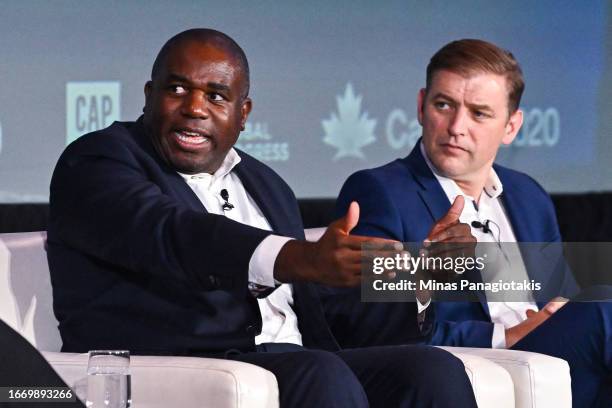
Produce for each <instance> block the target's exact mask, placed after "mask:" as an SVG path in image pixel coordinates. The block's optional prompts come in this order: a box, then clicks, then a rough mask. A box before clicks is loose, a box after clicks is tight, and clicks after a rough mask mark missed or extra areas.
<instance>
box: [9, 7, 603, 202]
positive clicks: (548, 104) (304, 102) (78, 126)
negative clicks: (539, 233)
mask: <svg viewBox="0 0 612 408" xmlns="http://www.w3.org/2000/svg"><path fill="white" fill-rule="evenodd" d="M611 10H612V7H611V4H610V2H606V1H597V0H590V1H586V2H575V1H558V0H554V1H547V0H542V1H517V0H515V1H494V2H492V1H454V2H447V1H433V2H423V1H356V0H352V1H320V0H311V1H308V2H300V1H253V2H248V1H244V2H234V1H223V2H221V1H201V0H200V1H163V2H162V1H129V2H123V1H82V0H81V1H53V2H47V1H6V2H3V3H2V4H1V5H0V50H1V63H0V78H1V79H2V92H0V202H45V201H47V200H48V185H49V181H50V177H51V172H52V170H53V166H54V164H55V162H56V160H57V158H58V156H59V154H60V153H61V151H62V150H63V148H64V147H65V146H66V144H67V143H69V142H70V141H72V140H74V139H76V138H77V137H79V136H80V135H81V134H83V133H86V132H89V131H92V130H95V129H99V128H102V127H105V126H108V125H109V124H111V123H112V121H114V120H134V119H136V118H137V117H138V115H139V114H140V113H141V110H142V106H143V85H144V83H145V81H147V80H148V79H149V75H150V68H151V64H152V62H153V59H154V57H155V55H156V53H157V51H158V50H159V48H160V47H161V45H162V44H163V43H164V41H165V40H167V39H168V38H169V37H170V36H172V35H173V34H175V33H177V32H179V31H182V30H184V29H187V28H191V27H211V28H216V29H219V30H221V31H224V32H226V33H228V34H229V35H231V36H232V37H233V38H235V39H236V41H237V42H238V43H239V44H240V45H241V46H242V47H243V48H244V50H245V51H246V53H247V56H248V57H249V60H250V64H251V74H252V81H251V82H252V92H251V96H252V98H253V100H254V110H253V113H252V115H251V118H250V120H249V122H248V125H247V129H246V131H245V132H243V134H242V135H241V137H240V140H239V147H241V148H242V149H243V150H245V151H247V152H249V153H251V154H252V155H254V156H256V157H258V158H260V159H261V160H263V161H264V162H266V163H268V164H269V165H270V166H272V167H273V168H274V169H276V170H277V171H278V172H279V173H280V174H281V175H282V176H283V177H284V178H285V179H286V180H287V181H288V182H289V184H290V185H291V186H292V187H293V188H294V190H295V191H296V194H297V195H298V196H299V197H335V196H336V195H337V192H338V191H339V189H340V187H341V185H342V182H343V181H344V180H345V179H346V177H347V176H348V175H349V174H350V173H352V172H354V171H356V170H358V169H362V168H366V167H372V166H377V165H380V164H383V163H385V162H388V161H390V160H392V159H394V158H397V157H403V156H405V155H406V154H408V152H409V151H410V149H411V148H412V147H413V146H414V144H415V142H416V140H417V138H418V137H419V136H420V133H421V130H420V127H419V126H418V123H417V121H416V113H415V111H416V95H417V92H418V90H419V89H420V88H421V87H422V86H423V85H424V81H425V66H426V65H427V63H428V61H429V58H430V57H431V55H432V54H433V53H434V52H435V51H436V50H438V49H439V48H440V47H441V46H442V45H444V44H445V43H447V42H449V41H451V40H455V39H459V38H482V39H487V40H490V41H493V42H495V43H497V44H499V45H501V46H503V47H505V48H507V49H509V50H511V51H512V52H513V53H514V54H515V55H516V57H517V58H518V60H519V61H520V62H521V64H522V67H523V71H524V73H525V78H526V83H527V88H526V92H525V95H524V99H523V102H522V109H523V110H524V111H525V117H526V120H525V126H524V127H523V130H522V131H521V133H520V135H519V137H518V138H517V140H516V141H515V142H514V143H513V145H512V146H510V147H507V148H504V149H502V150H501V153H500V155H499V160H498V161H499V162H500V163H502V164H505V165H508V166H511V167H514V168H517V169H521V170H523V171H525V172H528V173H529V174H531V175H533V176H534V177H535V178H536V179H537V180H538V181H540V182H541V183H542V184H543V185H544V187H545V188H546V189H547V190H548V191H551V192H583V191H606V190H607V191H610V190H612V166H610V162H611V159H612V137H611V135H612V128H611V126H612V125H611V123H610V122H611V121H610V118H611V117H612V86H611V85H612V68H611V65H612V28H611V26H612V25H611V24H610V13H611Z"/></svg>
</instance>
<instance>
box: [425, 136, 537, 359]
mask: <svg viewBox="0 0 612 408" xmlns="http://www.w3.org/2000/svg"><path fill="white" fill-rule="evenodd" d="M420 148H421V153H422V154H423V157H424V158H425V161H426V162H427V165H428V166H429V168H430V169H431V171H432V172H433V174H434V176H435V177H436V179H437V180H438V182H439V183H440V186H442V189H443V190H444V193H445V194H446V196H447V197H448V200H449V202H451V203H452V202H454V201H455V198H456V197H457V196H458V195H462V196H463V197H464V198H465V206H464V208H463V211H462V213H461V216H460V217H459V220H460V221H461V222H463V223H466V224H469V225H470V227H471V228H472V235H474V237H475V238H476V240H477V241H478V242H493V243H495V242H498V243H504V244H503V251H504V252H505V253H502V252H499V254H498V256H497V257H496V258H497V259H495V261H492V260H491V259H488V260H487V266H488V267H487V268H486V269H485V270H484V271H483V280H484V281H489V282H492V281H496V280H498V279H504V277H505V278H507V277H508V276H512V278H513V279H515V280H518V281H520V280H523V279H525V280H527V281H528V280H529V278H528V275H527V270H526V269H525V264H524V262H523V258H522V256H521V253H520V250H519V248H518V246H517V245H508V244H507V243H509V242H510V243H511V242H516V237H515V235H514V231H513V229H512V225H511V224H510V221H509V220H508V216H507V214H506V211H505V210H504V207H503V205H502V202H501V200H500V195H501V193H502V192H503V186H502V183H501V181H500V179H499V177H498V176H497V173H496V172H495V170H494V169H493V168H491V173H490V174H489V178H488V179H487V181H486V183H485V186H484V189H483V192H482V194H481V195H480V200H479V202H478V204H476V201H475V200H474V198H473V197H470V196H468V195H466V194H465V193H464V192H463V191H462V190H461V188H460V187H459V186H458V185H457V183H455V181H453V180H452V179H450V178H447V177H444V176H442V175H440V174H439V173H438V172H437V170H436V169H435V167H434V166H433V164H432V163H431V162H430V160H429V158H428V157H427V154H426V153H425V149H424V148H423V144H422V143H421V145H420ZM486 220H491V221H493V223H495V224H496V225H497V226H499V228H497V227H496V226H495V225H492V226H491V229H492V231H491V232H489V233H485V232H484V231H483V230H482V229H481V228H474V227H473V226H472V225H471V224H472V221H480V222H481V223H484V222H485V221H486ZM487 248H491V247H490V246H488V247H487ZM489 253H490V251H488V252H487V254H489ZM492 265H495V267H492ZM502 276H503V277H502ZM504 280H506V279H504ZM529 297H530V299H527V300H528V301H524V302H505V301H495V302H491V301H488V302H487V306H488V307H489V314H490V316H491V321H492V322H493V323H494V327H493V338H492V339H491V346H492V347H493V348H505V347H506V334H505V329H507V328H510V327H512V326H515V325H517V324H519V323H521V322H522V321H523V320H525V319H526V318H527V315H526V311H527V309H532V310H535V311H537V310H538V306H537V305H536V304H535V302H534V301H533V298H532V297H531V296H529Z"/></svg>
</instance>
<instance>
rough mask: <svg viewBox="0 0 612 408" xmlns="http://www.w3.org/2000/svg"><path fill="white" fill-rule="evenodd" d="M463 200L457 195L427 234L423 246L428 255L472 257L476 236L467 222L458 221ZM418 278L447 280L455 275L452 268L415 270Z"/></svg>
mask: <svg viewBox="0 0 612 408" xmlns="http://www.w3.org/2000/svg"><path fill="white" fill-rule="evenodd" d="M464 203H465V200H464V198H463V196H457V198H455V201H454V202H453V205H451V207H450V208H449V210H448V212H447V213H446V214H445V215H444V216H443V217H442V218H440V219H439V220H438V221H437V222H436V223H435V224H434V226H433V227H432V228H431V231H430V232H429V234H428V235H427V238H426V239H425V241H423V246H424V248H425V249H424V250H425V255H426V256H428V257H444V258H446V257H466V256H470V257H473V256H474V253H475V249H476V238H474V236H473V235H472V230H471V228H470V226H469V225H468V224H465V223H462V222H460V221H459V217H460V216H461V212H462V211H463V206H464ZM417 273H418V275H417V276H419V278H421V279H423V278H430V277H433V278H435V279H437V280H442V281H447V280H453V279H455V278H456V277H457V275H456V274H455V272H454V271H452V270H450V271H449V270H434V269H428V270H426V271H417Z"/></svg>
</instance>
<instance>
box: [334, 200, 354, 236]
mask: <svg viewBox="0 0 612 408" xmlns="http://www.w3.org/2000/svg"><path fill="white" fill-rule="evenodd" d="M357 223H359V204H357V201H353V202H351V205H349V208H348V210H347V211H346V214H345V215H344V217H342V218H340V219H339V220H338V221H336V225H337V226H338V228H339V229H340V231H342V232H344V233H345V234H347V235H348V234H349V233H350V232H351V230H352V229H353V228H355V226H356V225H357Z"/></svg>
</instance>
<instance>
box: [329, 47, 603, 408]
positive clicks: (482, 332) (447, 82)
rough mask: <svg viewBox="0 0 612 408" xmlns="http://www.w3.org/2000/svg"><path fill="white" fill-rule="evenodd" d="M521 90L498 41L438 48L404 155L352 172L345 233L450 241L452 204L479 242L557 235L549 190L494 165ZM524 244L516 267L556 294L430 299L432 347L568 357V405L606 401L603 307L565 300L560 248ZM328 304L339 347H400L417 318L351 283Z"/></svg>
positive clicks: (516, 123) (567, 285) (344, 202)
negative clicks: (355, 207) (446, 225)
mask: <svg viewBox="0 0 612 408" xmlns="http://www.w3.org/2000/svg"><path fill="white" fill-rule="evenodd" d="M523 87H524V85H523V79H522V73H521V70H520V67H519V66H518V63H517V62H516V60H515V59H514V57H513V56H512V54H510V53H509V52H507V51H504V50H501V49H499V48H498V47H496V46H495V45H493V44H490V43H487V42H484V41H479V40H460V41H455V42H452V43H450V44H447V45H446V46H445V47H443V48H442V49H441V50H440V51H438V52H437V53H436V54H435V55H434V56H433V57H432V59H431V62H430V64H429V65H428V67H427V85H426V88H424V89H422V90H421V91H420V93H419V96H418V119H419V123H420V124H421V125H422V127H423V135H422V139H420V140H419V142H418V143H417V145H416V146H415V147H414V149H413V151H412V152H411V153H410V155H409V156H408V157H406V158H404V159H398V160H395V161H393V162H391V163H389V164H387V165H384V166H382V167H379V168H375V169H370V170H364V171H360V172H357V173H355V174H353V175H352V176H351V177H349V179H348V180H347V181H346V183H345V184H344V186H343V188H342V191H341V193H340V196H339V198H338V201H337V211H338V212H339V213H341V212H342V211H345V210H346V208H347V206H348V205H349V203H350V202H352V201H357V202H358V203H359V205H360V207H361V216H360V219H359V224H358V225H357V227H355V229H353V231H352V232H353V233H356V234H361V235H369V236H375V237H381V238H390V239H396V240H399V241H403V242H424V243H425V245H430V246H431V245H435V244H436V243H437V242H453V241H454V240H455V238H456V237H455V236H452V234H446V235H445V236H443V235H442V234H441V232H440V230H439V228H438V226H434V223H435V222H436V220H439V219H440V218H442V217H443V216H445V214H446V213H447V211H449V206H451V203H454V204H453V206H452V208H454V210H456V212H457V214H460V215H459V216H458V217H457V219H454V220H452V223H464V224H468V225H469V224H471V226H472V234H474V235H475V236H476V238H477V239H478V241H479V242H483V241H484V242H492V243H497V242H500V241H501V242H534V243H536V242H537V243H559V242H560V241H561V236H560V233H559V228H558V225H557V220H556V216H555V211H554V207H553V204H552V201H551V199H550V197H549V196H548V194H547V193H546V192H545V191H544V190H543V189H542V187H540V186H539V185H538V184H537V183H536V182H535V181H534V180H533V179H532V178H530V177H529V176H527V175H525V174H522V173H519V172H517V171H513V170H510V169H507V168H504V167H502V166H499V165H495V164H493V163H494V159H495V155H496V153H497V150H498V148H499V146H500V145H501V144H509V143H511V142H512V140H513V139H514V137H515V136H516V134H517V133H518V131H519V129H520V127H521V124H522V112H521V111H520V110H519V109H518V106H519V102H520V97H521V94H522V91H523ZM502 245H505V244H502ZM551 247H553V248H557V249H559V247H558V246H555V245H553V246H551ZM529 252H530V251H527V250H523V251H522V261H521V262H519V263H518V265H517V266H516V267H513V271H512V273H516V274H517V276H521V275H520V274H521V273H522V274H523V275H522V276H524V277H525V278H527V279H529V278H535V279H536V280H542V279H543V277H542V275H546V274H547V273H548V274H551V275H549V277H552V279H550V281H549V285H548V287H547V289H548V291H549V292H550V296H549V297H548V300H551V302H549V303H546V302H536V300H543V299H542V296H541V295H540V296H538V297H537V299H531V301H521V302H518V301H517V302H492V301H488V302H487V299H486V297H484V295H483V294H480V293H479V299H480V302H468V301H464V302H442V301H440V302H435V301H434V302H433V304H431V305H429V307H428V308H426V309H425V311H424V312H422V313H424V314H425V313H427V314H428V313H432V314H435V322H434V328H433V334H432V337H431V338H430V339H429V340H428V344H433V345H446V346H467V347H492V346H493V347H508V348H513V349H518V350H528V351H536V352H540V353H544V354H549V355H553V356H557V357H560V358H563V359H565V360H567V361H568V362H569V364H570V368H571V376H572V392H573V401H574V406H576V407H586V406H593V405H594V404H597V403H598V404H600V405H601V406H604V404H606V403H607V402H608V401H609V398H610V395H611V393H610V388H609V383H607V381H609V379H610V374H611V370H612V337H611V333H612V327H611V325H612V321H611V320H610V316H612V315H611V314H610V313H611V309H610V303H609V302H602V303H584V302H570V303H567V304H566V302H567V299H568V298H571V297H573V296H574V295H576V294H577V293H578V287H577V285H576V282H575V280H574V277H573V275H572V273H571V271H570V270H569V268H568V267H567V265H566V263H565V262H564V260H563V258H562V256H561V257H558V258H557V261H559V262H555V263H553V265H554V267H552V268H549V269H546V268H544V267H543V264H542V263H541V261H542V258H540V259H535V261H532V262H530V259H528V258H529V255H530V254H529ZM555 296H560V297H561V298H556V299H554V297H555ZM596 296H597V295H596ZM600 296H601V295H600ZM603 296H604V298H605V297H606V296H608V295H607V294H604V295H603ZM323 300H324V305H325V309H326V315H327V317H328V321H329V322H330V326H331V327H332V331H333V332H334V334H335V335H336V337H337V339H338V341H339V342H340V344H341V345H343V346H346V345H347V344H348V345H352V346H360V347H363V346H367V345H373V344H376V345H382V344H401V343H402V342H404V341H405V338H406V337H408V334H406V333H405V332H404V327H405V326H404V324H402V323H405V322H408V321H411V320H414V319H415V316H414V311H413V309H412V308H408V307H406V304H401V303H360V302H359V293H358V291H355V290H354V289H336V290H331V289H329V290H326V291H324V295H323Z"/></svg>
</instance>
